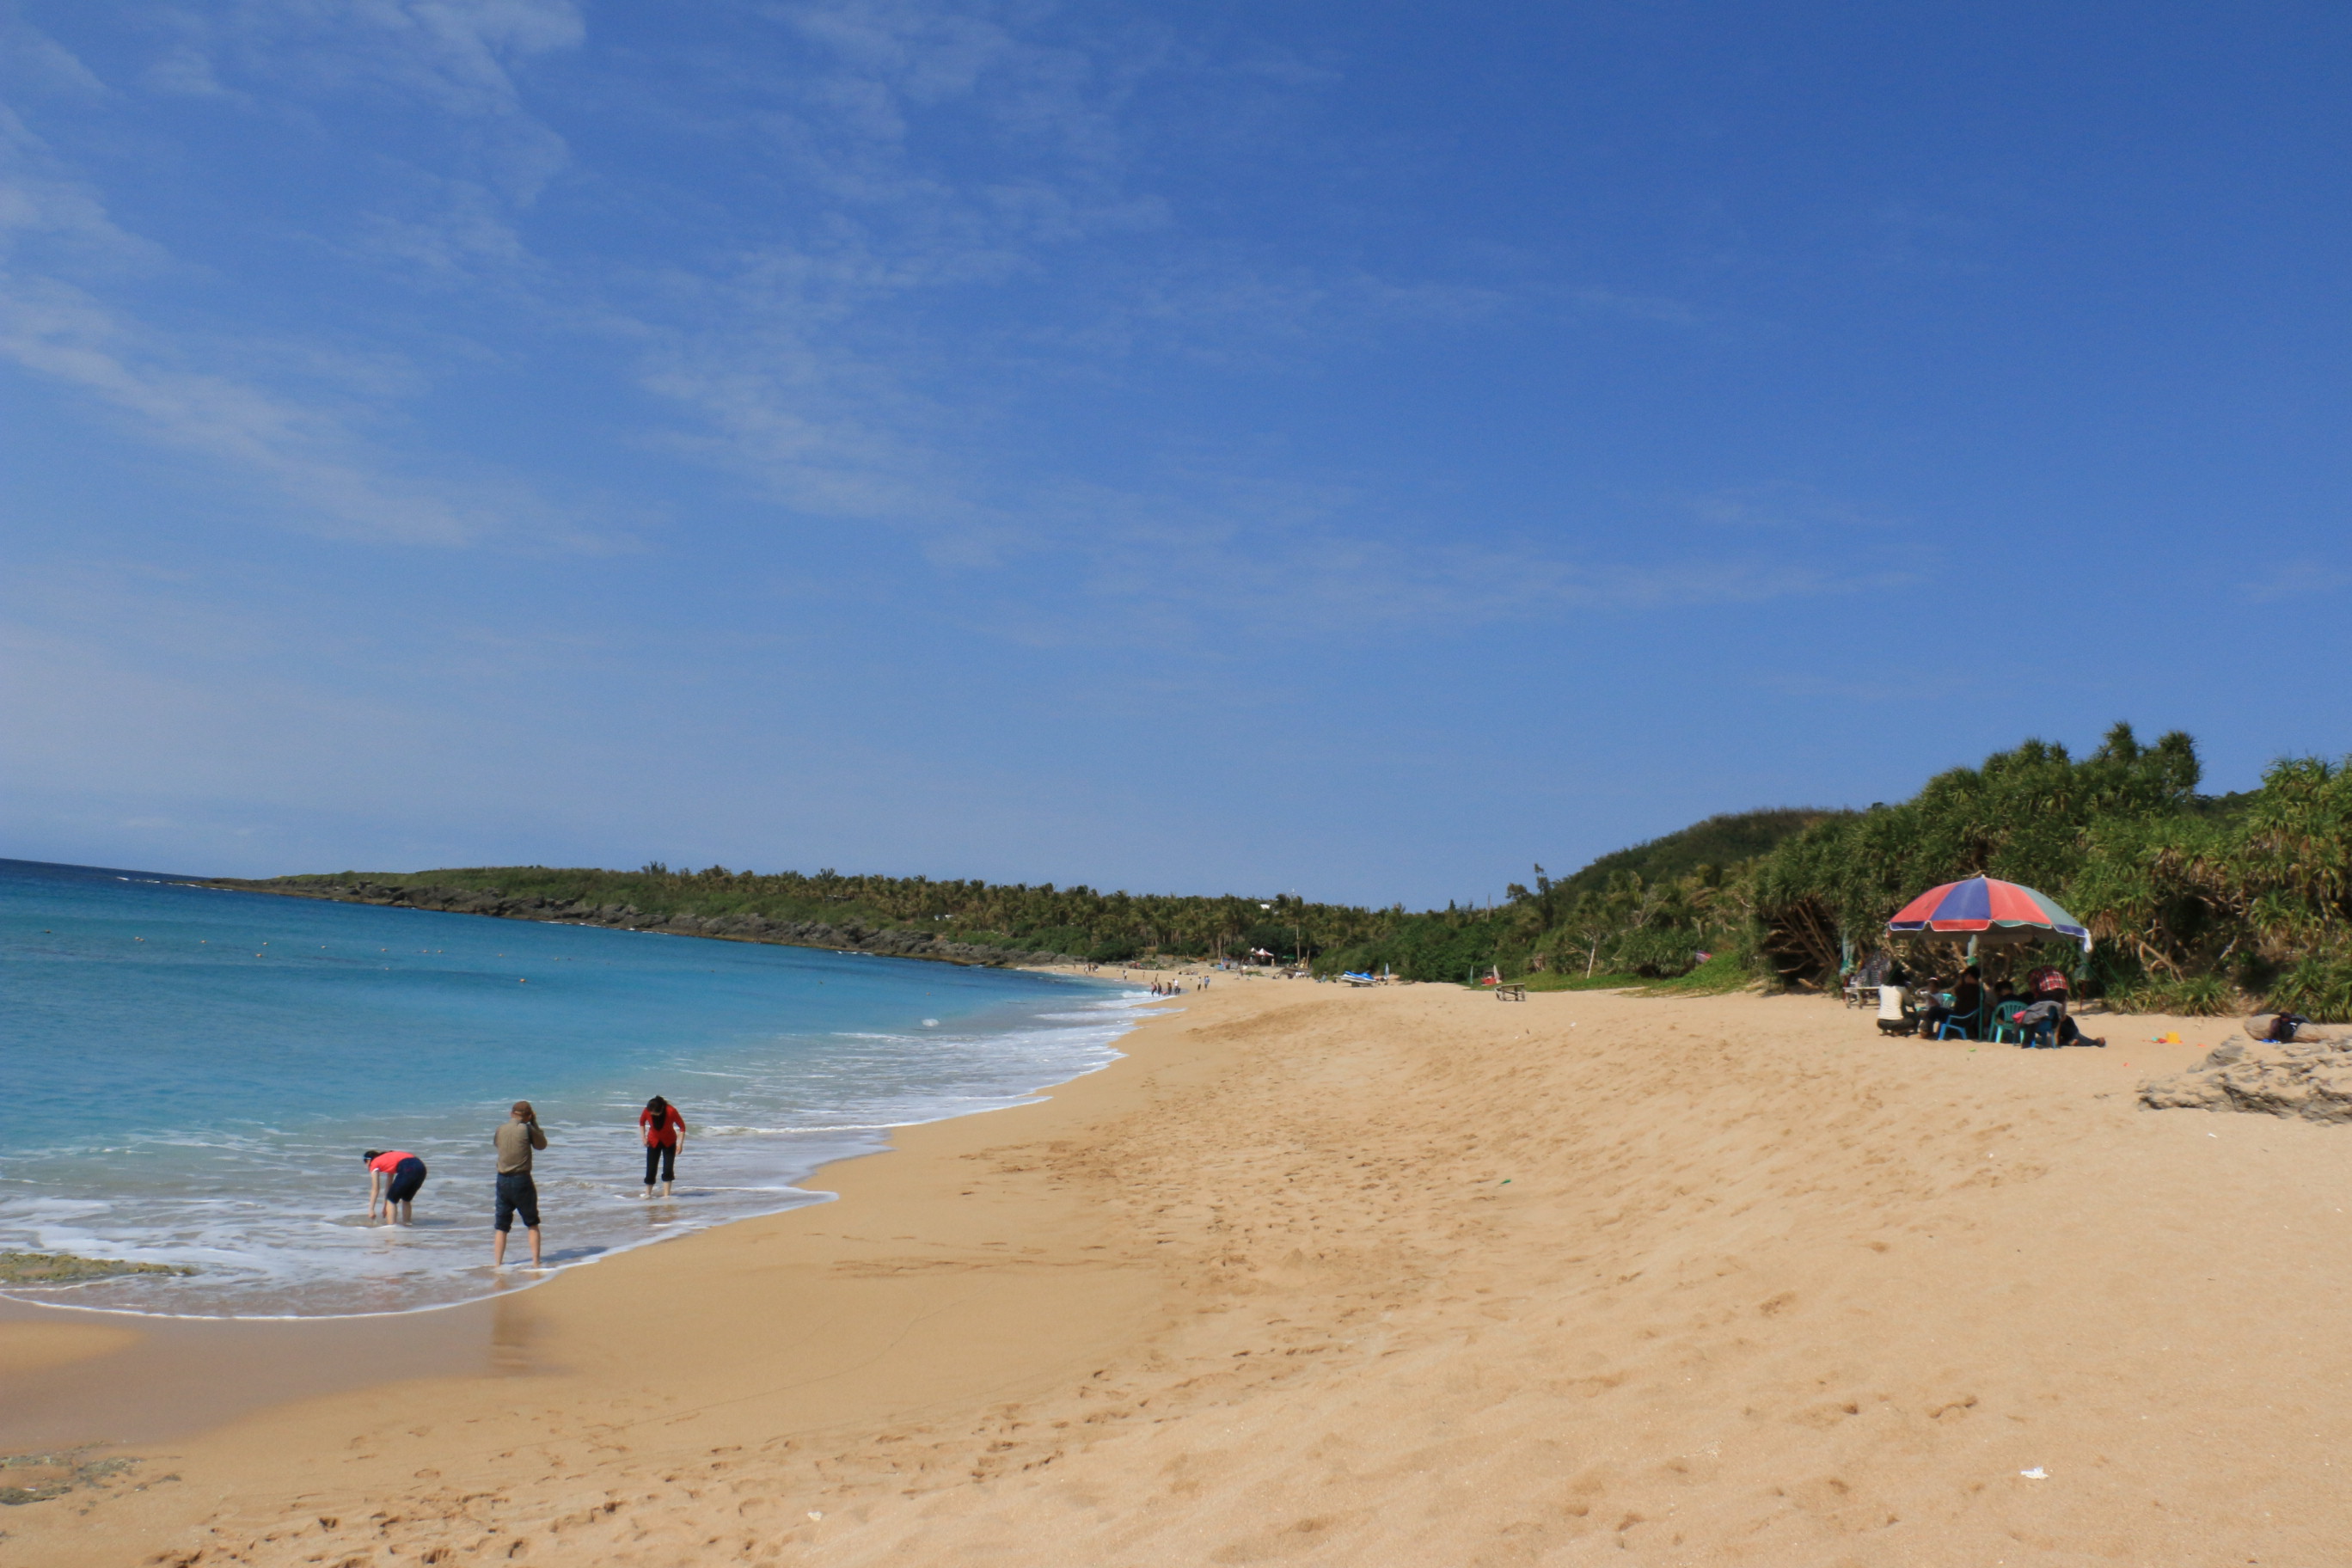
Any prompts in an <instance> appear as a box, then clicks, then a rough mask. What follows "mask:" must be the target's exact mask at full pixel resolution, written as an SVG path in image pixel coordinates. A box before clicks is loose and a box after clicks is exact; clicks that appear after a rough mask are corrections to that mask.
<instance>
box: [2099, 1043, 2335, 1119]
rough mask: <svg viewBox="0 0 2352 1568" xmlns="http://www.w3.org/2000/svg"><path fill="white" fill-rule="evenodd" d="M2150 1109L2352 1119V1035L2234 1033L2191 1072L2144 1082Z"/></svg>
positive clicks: (2144, 1100) (2143, 1094)
mask: <svg viewBox="0 0 2352 1568" xmlns="http://www.w3.org/2000/svg"><path fill="white" fill-rule="evenodd" d="M2139 1100H2140V1103H2141V1104H2142V1105H2145V1106H2147V1108H2148V1109H2149V1110H2249V1111H2254V1112H2257V1113H2259V1114H2262V1115H2264V1116H2296V1117H2301V1118H2302V1119H2303V1120H2304V1121H2352V1037H2346V1036H2342V1035H2340V1034H2336V1033H2334V1032H2331V1034H2330V1036H2328V1037H2317V1036H2306V1037H2305V1038H2302V1039H2298V1040H2295V1041H2294V1042H2292V1043H2290V1044H2287V1045H2275V1044H2273V1043H2271V1042H2270V1041H2267V1040H2256V1039H2251V1038H2249V1037H2246V1036H2244V1035H2233V1036H2231V1037H2230V1038H2228V1039H2226V1040H2224V1041H2222V1042H2221V1044H2220V1045H2218V1046H2216V1047H2213V1048H2212V1049H2211V1050H2210V1051H2209V1052H2207V1053H2206V1056H2205V1059H2204V1060H2202V1061H2200V1062H2199V1063H2198V1064H2197V1065H2196V1066H2195V1067H2193V1068H2189V1070H2188V1071H2187V1072H2179V1073H2173V1074H2170V1075H2168V1076H2167V1077H2164V1078H2154V1079H2148V1080H2147V1082H2146V1083H2144V1084H2142V1085H2140V1089H2139Z"/></svg>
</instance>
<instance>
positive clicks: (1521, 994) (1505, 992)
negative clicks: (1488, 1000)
mask: <svg viewBox="0 0 2352 1568" xmlns="http://www.w3.org/2000/svg"><path fill="white" fill-rule="evenodd" d="M1527 999H1528V988H1527V987H1526V986H1524V985H1497V986H1496V987H1495V1000H1496V1001H1497V1002H1524V1001H1526V1000H1527Z"/></svg>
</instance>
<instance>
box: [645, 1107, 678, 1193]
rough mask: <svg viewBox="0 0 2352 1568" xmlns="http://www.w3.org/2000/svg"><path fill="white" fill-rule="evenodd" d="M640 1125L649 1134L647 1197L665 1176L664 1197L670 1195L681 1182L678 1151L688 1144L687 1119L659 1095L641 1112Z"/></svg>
mask: <svg viewBox="0 0 2352 1568" xmlns="http://www.w3.org/2000/svg"><path fill="white" fill-rule="evenodd" d="M637 1125H638V1127H640V1128H641V1129H643V1130H644V1131H645V1135H646V1198H648V1199H651V1198H652V1196H653V1195H654V1177H655V1176H656V1174H658V1175H659V1176H660V1177H661V1190H662V1191H661V1195H662V1196H664V1197H667V1196H669V1185H670V1184H671V1183H672V1182H674V1181H676V1180H677V1151H678V1148H679V1146H680V1145H682V1144H683V1143H685V1142H686V1118H685V1117H683V1116H680V1115H679V1114H678V1113H677V1106H675V1105H672V1104H671V1103H670V1102H669V1101H668V1100H664V1099H663V1098H662V1097H661V1096H660V1095H658V1094H657V1095H655V1096H654V1097H653V1098H652V1099H651V1100H646V1108H645V1109H644V1110H641V1111H639V1112H637Z"/></svg>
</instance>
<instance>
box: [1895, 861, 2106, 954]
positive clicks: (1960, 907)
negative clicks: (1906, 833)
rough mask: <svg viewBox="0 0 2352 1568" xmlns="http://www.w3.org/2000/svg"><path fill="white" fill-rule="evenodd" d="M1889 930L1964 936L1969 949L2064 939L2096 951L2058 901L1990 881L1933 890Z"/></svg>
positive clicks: (1906, 907)
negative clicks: (1977, 945)
mask: <svg viewBox="0 0 2352 1568" xmlns="http://www.w3.org/2000/svg"><path fill="white" fill-rule="evenodd" d="M1886 929H1887V930H1888V931H1893V932H1894V933H1895V935H1897V936H1964V937H1967V938H1969V945H1970V946H1974V945H1975V944H1976V943H1977V942H1984V943H1986V944H1987V945H1988V946H1990V945H1996V944H2000V943H2006V942H2042V941H2046V940H2048V939H2049V938H2051V937H2053V936H2054V937H2063V938H2064V939H2065V940H2066V941H2068V942H2081V943H2082V944H2083V951H2084V952H2090V951H2091V933H2090V932H2089V931H2086V930H2084V927H2083V922H2082V921H2078V920H2076V919H2075V918H2074V916H2073V915H2070V914H2068V913H2067V912H2066V911H2065V910H2062V909H2060V908H2059V907H2058V900H2055V899H2053V898H2052V897H2051V896H2050V895H2049V894H2047V893H2042V892H2036V891H2035V890H2034V889H2032V888H2024V887H2020V886H2019V885H2018V884H2017V883H2015V882H1999V881H1995V880H1994V879H1992V878H1990V877H1970V878H1969V879H1968V880H1967V881H1965V882H1947V883H1945V884H1944V885H1943V886H1942V887H1940V888H1930V889H1927V891H1926V892H1924V893H1922V894H1920V895H1919V896H1918V897H1917V898H1916V899H1914V900H1911V901H1910V902H1909V903H1907V904H1906V905H1904V906H1903V908H1902V909H1901V910H1899V911H1897V913H1896V914H1895V918H1894V919H1893V920H1891V921H1887V922H1886Z"/></svg>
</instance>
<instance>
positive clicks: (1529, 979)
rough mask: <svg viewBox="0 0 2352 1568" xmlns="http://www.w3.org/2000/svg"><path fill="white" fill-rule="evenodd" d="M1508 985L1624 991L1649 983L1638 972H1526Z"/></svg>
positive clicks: (1482, 988)
mask: <svg viewBox="0 0 2352 1568" xmlns="http://www.w3.org/2000/svg"><path fill="white" fill-rule="evenodd" d="M1504 984H1507V985H1524V986H1526V987H1527V988H1528V990H1530V991H1622V990H1624V989H1626V988H1627V987H1628V986H1633V985H1642V984H1647V982H1645V981H1643V978H1642V977H1641V976H1640V975H1638V974H1591V975H1585V974H1525V975H1515V976H1513V977H1512V978H1511V979H1509V980H1507V981H1505V982H1504ZM1462 989H1463V990H1465V991H1492V990H1494V989H1495V988H1494V987H1493V986H1491V985H1465V986H1464V987H1463V988H1462Z"/></svg>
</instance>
